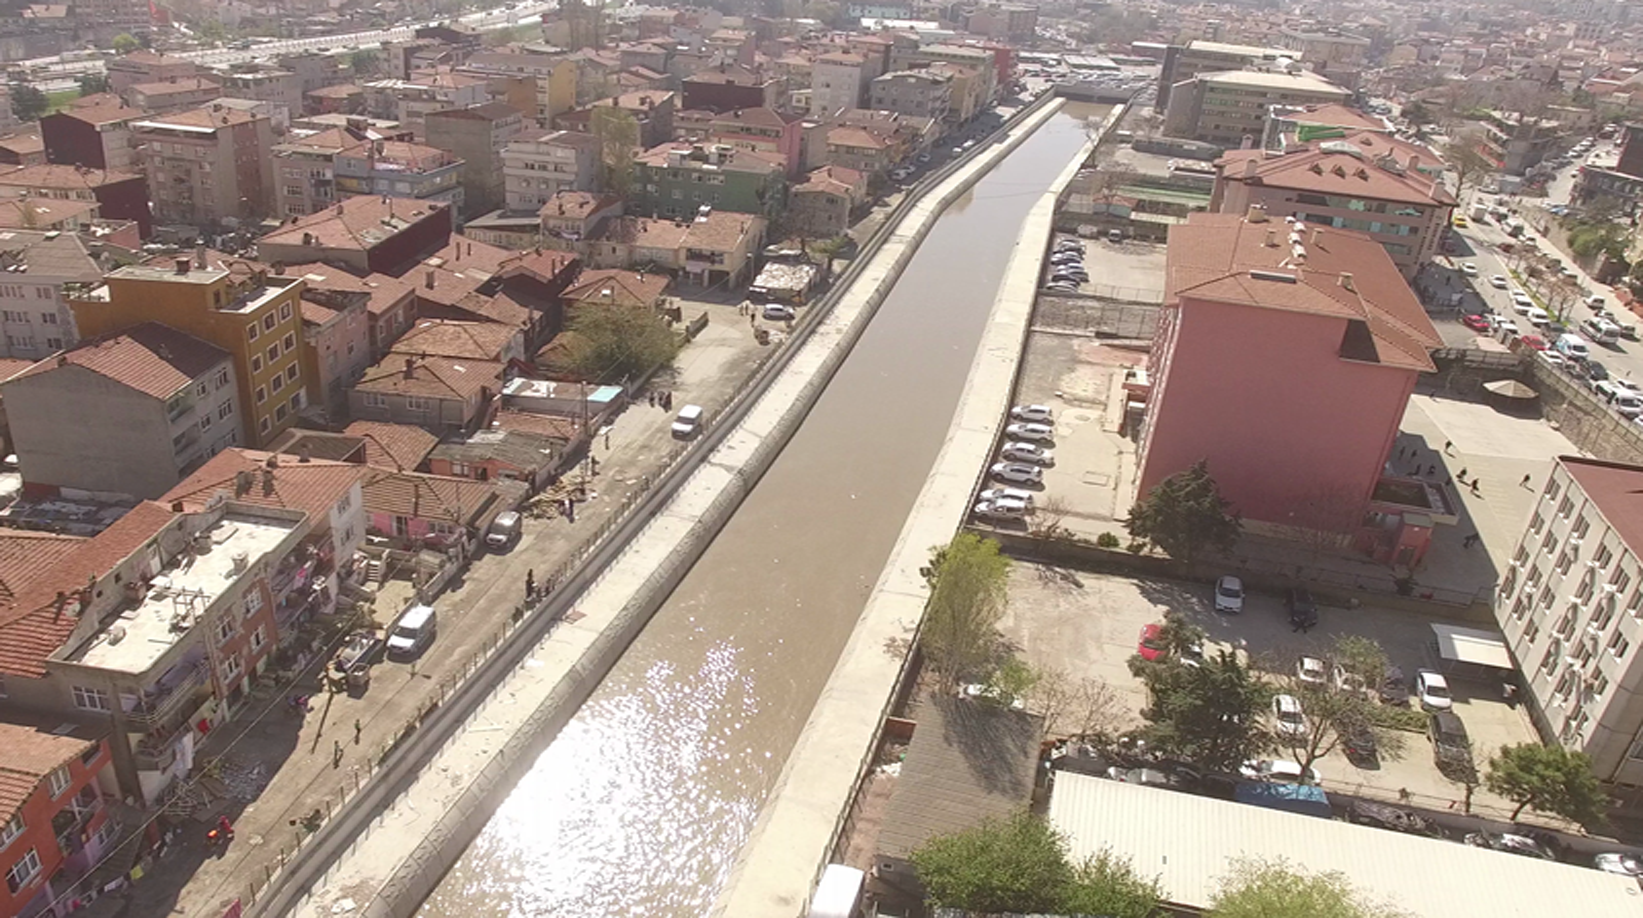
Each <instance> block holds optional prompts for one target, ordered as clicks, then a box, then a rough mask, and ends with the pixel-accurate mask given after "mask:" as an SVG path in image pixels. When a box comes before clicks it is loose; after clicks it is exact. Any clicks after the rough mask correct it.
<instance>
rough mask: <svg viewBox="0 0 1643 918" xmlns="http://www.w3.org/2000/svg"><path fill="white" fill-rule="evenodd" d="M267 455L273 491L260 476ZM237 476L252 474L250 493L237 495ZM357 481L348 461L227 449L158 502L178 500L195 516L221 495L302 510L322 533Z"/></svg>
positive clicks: (357, 468)
mask: <svg viewBox="0 0 1643 918" xmlns="http://www.w3.org/2000/svg"><path fill="white" fill-rule="evenodd" d="M270 456H272V457H274V458H275V460H276V462H277V463H278V464H277V465H276V466H275V468H274V470H273V471H274V477H273V487H272V488H271V489H269V488H265V487H264V485H263V474H262V473H263V471H264V470H265V469H267V467H268V459H269V457H270ZM241 472H249V473H250V475H251V488H250V490H248V491H245V492H244V493H236V488H235V483H236V481H235V480H236V478H237V477H238V476H239V473H241ZM359 480H360V466H358V465H355V464H354V463H352V462H333V461H331V460H327V459H311V460H309V461H307V462H299V461H297V460H295V459H292V458H291V457H290V456H282V455H280V454H278V453H269V452H263V451H261V450H251V449H239V448H231V449H225V450H223V451H222V452H220V453H218V454H217V455H215V456H212V457H211V459H210V461H208V462H206V464H205V465H203V466H201V467H200V469H199V471H197V472H195V473H194V474H192V475H190V476H188V477H187V478H185V479H183V480H182V481H181V482H179V483H178V484H177V486H176V487H174V488H172V489H171V490H170V491H168V492H166V495H165V496H164V497H162V498H160V500H161V501H163V502H165V504H166V505H168V506H169V505H170V504H171V503H172V502H174V501H181V502H182V504H183V507H184V509H186V510H190V511H199V510H203V509H204V508H205V504H206V502H207V501H209V500H211V498H212V496H213V495H215V494H217V493H219V492H222V493H225V494H227V495H228V497H229V498H230V499H231V500H235V501H238V502H240V503H244V504H254V505H256V506H259V507H280V508H283V509H287V510H301V511H302V512H304V513H306V514H308V521H309V524H310V525H311V526H313V527H314V528H315V529H323V528H324V527H326V526H328V525H329V521H330V513H331V508H332V507H333V506H335V505H336V503H337V501H340V500H342V496H343V495H344V494H347V493H348V489H349V488H351V487H353V486H354V483H355V482H357V481H359Z"/></svg>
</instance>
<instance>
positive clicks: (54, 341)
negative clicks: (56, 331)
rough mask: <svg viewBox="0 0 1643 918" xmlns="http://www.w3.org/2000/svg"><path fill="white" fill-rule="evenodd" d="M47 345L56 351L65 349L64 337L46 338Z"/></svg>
mask: <svg viewBox="0 0 1643 918" xmlns="http://www.w3.org/2000/svg"><path fill="white" fill-rule="evenodd" d="M46 347H49V348H51V349H52V350H54V351H60V350H62V349H63V339H62V338H47V339H46Z"/></svg>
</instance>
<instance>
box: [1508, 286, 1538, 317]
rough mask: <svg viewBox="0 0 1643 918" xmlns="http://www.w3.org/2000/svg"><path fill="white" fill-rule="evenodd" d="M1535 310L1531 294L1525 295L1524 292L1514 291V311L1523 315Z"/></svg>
mask: <svg viewBox="0 0 1643 918" xmlns="http://www.w3.org/2000/svg"><path fill="white" fill-rule="evenodd" d="M1533 308H1535V301H1534V300H1533V299H1530V297H1529V294H1527V293H1524V292H1523V291H1522V290H1513V291H1512V309H1513V310H1514V311H1516V312H1520V313H1523V312H1528V311H1529V310H1531V309H1533Z"/></svg>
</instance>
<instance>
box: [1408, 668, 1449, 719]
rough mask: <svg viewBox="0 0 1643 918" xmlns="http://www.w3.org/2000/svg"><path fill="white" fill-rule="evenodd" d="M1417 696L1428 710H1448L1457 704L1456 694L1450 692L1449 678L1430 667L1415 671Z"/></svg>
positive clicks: (1422, 705)
mask: <svg viewBox="0 0 1643 918" xmlns="http://www.w3.org/2000/svg"><path fill="white" fill-rule="evenodd" d="M1415 697H1416V698H1418V699H1420V703H1421V707H1423V708H1425V709H1426V710H1428V711H1447V710H1449V709H1450V708H1451V707H1454V704H1455V699H1454V696H1453V695H1451V694H1449V680H1448V679H1445V678H1444V677H1443V674H1442V673H1435V672H1433V671H1432V670H1429V669H1422V670H1417V671H1416V672H1415Z"/></svg>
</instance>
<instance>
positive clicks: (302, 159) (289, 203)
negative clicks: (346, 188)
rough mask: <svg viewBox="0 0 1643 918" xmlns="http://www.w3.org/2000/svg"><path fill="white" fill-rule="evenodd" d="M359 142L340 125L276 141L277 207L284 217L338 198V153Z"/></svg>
mask: <svg viewBox="0 0 1643 918" xmlns="http://www.w3.org/2000/svg"><path fill="white" fill-rule="evenodd" d="M358 143H359V140H358V139H356V138H355V137H354V136H353V135H352V134H349V133H348V132H347V131H344V130H342V129H341V128H330V129H328V130H324V131H320V132H318V133H315V134H309V135H308V136H306V137H299V138H297V139H294V140H290V141H287V142H285V143H280V144H275V145H274V147H273V150H272V153H273V159H274V165H273V169H274V185H275V187H276V188H277V189H278V196H277V198H276V200H275V205H274V206H275V209H276V210H277V211H278V213H279V216H281V217H302V216H306V215H308V214H311V213H314V212H316V211H320V210H324V209H325V208H327V207H329V206H331V204H332V203H333V202H335V201H336V199H337V175H336V158H337V154H338V153H341V152H342V151H343V150H346V149H349V148H350V147H353V146H355V145H357V144H358Z"/></svg>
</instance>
